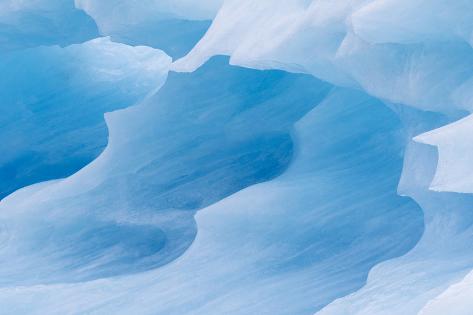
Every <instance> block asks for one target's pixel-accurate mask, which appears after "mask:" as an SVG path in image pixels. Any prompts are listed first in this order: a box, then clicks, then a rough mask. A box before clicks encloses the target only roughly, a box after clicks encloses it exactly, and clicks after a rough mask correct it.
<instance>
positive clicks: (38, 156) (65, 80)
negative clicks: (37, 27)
mask: <svg viewBox="0 0 473 315" xmlns="http://www.w3.org/2000/svg"><path fill="white" fill-rule="evenodd" d="M169 64H170V58H169V57H168V56H166V55H165V54H164V53H162V52H161V51H158V50H154V49H151V48H148V47H129V46H126V45H123V44H116V43H112V42H110V40H108V39H107V38H100V39H95V40H92V41H89V42H87V43H84V44H83V45H72V46H69V47H67V48H60V47H57V46H54V47H39V48H30V49H26V50H21V51H14V52H10V53H5V54H3V55H2V58H1V59H0V72H1V73H2V75H1V76H0V99H1V103H0V126H1V132H0V142H1V143H2V147H1V155H0V199H2V198H3V197H5V196H6V195H8V194H9V193H11V192H13V191H14V190H16V189H18V188H20V187H24V186H26V185H31V184H34V183H37V182H41V181H45V180H50V179H57V178H62V177H66V176H69V175H71V174H73V173H75V172H76V171H78V170H79V169H80V168H82V167H84V166H85V165H87V164H88V163H90V162H91V161H92V160H93V159H94V158H96V157H97V156H98V155H99V153H100V152H101V151H102V150H103V148H104V147H105V145H106V143H107V128H106V126H105V121H104V118H103V114H104V113H105V112H108V111H112V110H116V109H118V108H124V107H127V106H130V105H133V104H134V103H135V102H137V101H139V100H141V99H142V98H144V97H145V96H146V95H147V94H148V93H149V92H150V91H153V90H155V89H156V88H157V87H159V85H161V84H162V83H163V82H164V80H165V78H166V75H167V69H168V68H169Z"/></svg>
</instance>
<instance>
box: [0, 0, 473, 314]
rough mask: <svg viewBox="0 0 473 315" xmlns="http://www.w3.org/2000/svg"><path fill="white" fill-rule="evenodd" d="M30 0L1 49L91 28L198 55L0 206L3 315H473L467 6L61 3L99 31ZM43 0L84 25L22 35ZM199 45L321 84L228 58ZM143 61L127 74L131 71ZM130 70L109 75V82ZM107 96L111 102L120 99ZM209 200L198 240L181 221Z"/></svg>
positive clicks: (70, 38)
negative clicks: (105, 136)
mask: <svg viewBox="0 0 473 315" xmlns="http://www.w3.org/2000/svg"><path fill="white" fill-rule="evenodd" d="M30 2H31V4H29V5H28V6H19V2H16V1H7V2H5V4H4V5H3V6H4V8H6V11H4V12H7V14H4V15H1V14H0V21H1V22H2V24H7V25H14V26H15V27H14V28H12V29H13V30H14V31H13V32H6V33H5V34H6V36H4V38H6V39H5V40H3V41H0V44H1V43H3V42H5V43H6V44H3V45H1V46H0V51H1V52H2V53H4V52H5V51H8V52H9V53H11V51H16V50H19V49H24V48H25V47H32V46H35V45H38V44H42V45H44V44H45V45H50V44H59V45H66V44H69V43H73V42H81V41H84V40H86V39H88V38H90V37H94V36H97V35H96V32H98V33H100V34H101V35H107V36H108V35H110V36H111V39H112V40H113V41H117V42H123V43H125V44H129V45H137V44H143V45H147V46H151V47H155V48H162V49H164V50H165V51H167V52H168V53H169V54H170V55H171V56H172V57H174V58H178V57H181V56H183V55H184V54H186V53H187V51H188V50H190V49H191V48H192V47H193V48H192V50H191V51H190V53H189V54H187V55H186V56H185V57H183V58H182V59H180V60H177V61H176V62H174V63H173V64H172V66H171V68H172V69H173V70H175V71H184V72H186V71H187V72H192V73H190V74H186V73H181V74H176V73H171V75H170V77H169V80H168V81H167V83H166V84H165V85H164V87H163V88H162V90H161V91H159V92H157V89H158V88H159V86H160V84H159V83H153V80H152V79H151V80H149V81H147V82H150V84H151V85H153V87H150V85H146V86H145V87H144V88H143V89H142V90H141V92H140V93H146V91H148V92H149V94H148V97H147V98H146V99H145V100H144V101H143V102H141V103H140V104H139V105H138V106H135V107H133V108H129V109H126V110H124V111H118V112H115V113H112V114H107V123H108V125H109V128H110V134H111V136H110V139H109V145H108V147H107V149H106V150H105V151H104V152H103V153H102V155H100V156H99V158H97V159H96V160H94V162H92V163H91V164H89V165H88V166H87V167H85V168H84V169H82V170H81V171H79V172H77V173H75V174H74V175H73V176H70V177H68V178H65V179H63V180H58V181H53V182H46V183H42V184H37V185H33V186H30V187H27V188H24V189H22V190H20V191H18V192H16V193H14V194H13V195H11V196H9V197H8V198H7V199H5V200H4V201H2V202H1V203H0V209H1V210H2V212H1V214H0V220H1V223H0V226H1V227H2V230H1V233H0V251H1V252H2V253H1V255H2V257H8V261H7V262H6V263H5V264H4V266H2V269H1V270H0V273H2V277H1V279H2V280H1V281H2V282H1V284H2V287H3V288H2V289H1V290H0V303H1V305H2V306H5V309H8V310H11V311H12V312H14V313H31V314H34V313H39V314H43V313H45V312H47V313H50V314H64V313H69V312H77V313H87V314H91V313H98V314H103V313H123V314H128V313H130V312H139V313H142V314H156V313H158V314H265V313H268V314H312V313H314V312H318V314H324V315H328V314H330V315H335V314H340V315H346V314H350V315H352V314H353V315H361V314H364V315H372V314H376V315H380V314H381V315H382V314H386V315H388V314H393V315H394V314H396V315H397V314H417V313H419V314H443V313H444V310H445V309H447V308H448V309H449V310H450V311H453V312H456V313H454V314H455V315H457V314H459V315H461V314H464V313H465V312H467V311H468V310H469V309H470V308H469V304H468V303H469V300H468V294H469V291H468V285H469V282H470V278H471V277H470V276H467V274H468V273H469V271H470V270H471V268H472V267H473V256H472V255H471V254H469V249H470V244H471V241H472V236H471V235H473V233H472V223H473V212H472V211H471V204H472V201H473V200H472V196H471V194H470V193H471V192H473V191H472V190H473V186H472V181H471V179H470V177H471V176H469V175H468V174H470V173H471V166H470V163H469V161H471V158H470V156H471V153H472V152H473V149H472V147H471V145H470V144H469V141H468V136H469V134H470V132H471V129H472V128H473V126H472V119H471V116H468V113H470V112H471V111H472V108H473V107H472V105H473V103H472V102H473V97H472V94H471V92H470V91H471V89H472V87H473V85H472V83H473V50H472V49H473V48H472V44H473V22H472V21H473V16H472V15H473V13H472V12H473V4H472V3H471V1H467V0H459V1H455V3H448V4H447V3H446V2H445V1H441V0H434V1H425V0H411V1H395V0H351V1H346V0H337V1H325V0H314V1H310V0H294V1H283V0H277V1H274V0H272V1H270V0H261V1H250V0H244V1H241V0H239V1H237V0H226V1H218V0H216V1H193V0H178V1H177V0H176V1H152V0H149V1H143V2H140V3H136V2H130V1H119V2H118V3H117V2H116V1H94V0H76V1H75V6H76V7H77V8H79V9H82V10H84V11H85V12H86V13H87V14H88V15H89V17H92V18H93V19H94V21H95V23H96V24H97V30H95V29H94V27H93V26H91V25H90V18H87V17H86V16H84V15H83V14H82V13H80V11H78V10H75V9H74V8H73V7H72V6H71V3H72V1H70V2H67V1H66V2H63V3H67V4H64V6H65V7H61V6H60V5H59V2H57V1H56V2H55V1H52V0H50V1H46V0H41V1H30ZM26 3H28V2H25V4H26ZM115 5H116V7H115ZM0 6H1V5H0ZM41 6H50V7H54V8H56V9H55V10H51V12H52V13H53V14H52V15H49V16H48V19H46V21H53V22H54V23H53V24H52V25H61V23H62V21H63V20H62V19H61V17H62V15H61V14H59V15H58V14H56V13H58V12H59V13H61V12H66V11H67V12H70V13H68V14H70V16H73V18H72V17H71V18H69V20H71V21H72V22H73V23H72V24H75V25H80V26H81V28H78V29H86V30H87V31H84V32H78V33H75V32H70V33H67V35H66V36H65V37H64V36H63V37H61V36H49V35H51V34H48V36H45V37H41V36H37V34H35V33H34V32H33V33H31V32H30V30H28V29H26V30H23V29H21V27H20V28H19V30H20V31H19V32H17V33H15V32H16V30H15V28H16V26H17V25H20V26H23V25H24V24H23V23H17V21H18V20H19V21H21V19H23V18H25V19H27V20H29V21H33V22H34V23H36V21H38V20H39V21H42V19H41V18H40V19H37V17H38V14H39V16H41V14H43V13H44V11H41V10H37V9H38V8H41ZM220 6H221V8H220ZM66 7H67V8H66ZM35 10H36V11H35ZM38 12H39V13H38ZM11 17H13V18H11ZM17 17H20V18H17ZM58 17H59V18H58ZM16 19H18V20H16ZM211 19H213V21H212V24H211V26H210V28H209V29H208V30H207V27H208V26H209V22H208V20H211ZM4 21H7V22H6V23H4ZM56 22H57V23H56ZM87 25H88V26H87ZM36 29H39V30H41V28H38V27H35V30H36ZM165 31H169V32H166V35H161V36H156V37H154V36H153V34H159V33H161V34H162V33H163V32H165ZM204 33H205V35H204V36H203V38H202V39H201V40H200V41H199V42H198V43H197V44H195V43H196V41H197V40H198V38H199V37H200V36H201V35H202V34H204ZM2 34H3V33H2ZM52 34H53V35H57V34H58V32H57V31H56V32H52ZM78 34H79V35H78ZM75 36H76V37H75ZM64 38H66V40H65V39H64ZM104 41H106V40H104ZM194 44H195V45H194ZM84 45H90V44H87V43H86V44H84ZM108 45H114V44H112V43H109V44H108ZM116 45H117V47H118V46H120V47H123V46H124V45H120V44H116ZM34 49H35V50H36V49H40V48H34ZM41 49H43V48H41ZM44 49H46V48H44ZM51 49H52V51H53V50H54V49H56V50H57V49H59V48H51ZM67 49H70V48H69V47H68V48H66V50H67ZM127 49H128V48H127ZM130 49H131V48H130ZM137 49H138V50H137V51H139V50H140V49H142V48H137ZM79 50H80V49H79ZM113 51H115V48H114V49H113ZM151 51H153V50H151ZM14 53H15V54H18V56H22V54H23V55H25V54H27V53H25V52H23V51H20V52H19V53H16V52H14ZM154 53H155V52H153V53H152V54H154ZM33 54H35V53H33ZM47 54H49V52H48V53H47ZM72 54H73V55H75V54H76V52H73V53H72ZM215 55H228V56H230V63H231V64H233V65H239V66H244V67H248V68H254V69H260V70H267V69H279V70H284V71H287V72H291V73H304V74H310V75H312V76H313V77H316V78H319V79H322V80H325V81H327V82H329V83H324V82H322V81H319V80H316V79H313V78H310V77H308V76H304V75H296V74H289V73H287V72H281V71H274V70H272V71H261V72H259V71H255V70H250V69H242V68H239V67H230V66H228V65H226V64H227V61H226V60H225V59H222V58H221V57H217V58H215V57H214V56H215ZM15 58H16V57H15ZM21 58H26V57H21ZM48 58H49V57H48ZM140 58H141V57H138V59H140ZM102 59H103V58H101V59H100V60H102ZM162 61H163V63H162V66H159V67H158V68H159V69H161V70H159V71H158V73H159V77H160V78H164V77H165V76H166V71H167V68H168V67H169V59H166V58H163V59H162ZM87 62H89V61H87ZM127 63H128V62H125V63H124V64H123V65H120V64H115V65H113V66H112V67H111V70H112V71H111V73H108V74H110V75H113V74H114V71H116V69H121V68H122V67H127V66H128V65H127ZM92 64H93V63H92ZM142 65H144V68H142V67H141V66H140V67H138V68H137V69H138V71H137V72H138V73H139V72H140V71H141V70H143V69H147V66H146V65H147V63H146V62H145V63H143V64H142ZM71 71H73V72H76V71H77V70H74V69H73V70H71ZM155 74H156V72H154V71H150V77H151V78H152V77H153V76H154V75H155ZM108 80H109V79H106V80H105V81H108ZM134 80H135V76H134V75H132V76H131V77H130V78H129V79H128V78H127V79H125V80H124V81H123V82H122V81H120V80H119V81H120V82H122V83H123V87H125V88H126V86H134V84H136V82H137V81H134ZM81 84H82V83H81ZM130 84H131V85H130ZM13 85H15V83H13ZM334 86H339V87H341V88H334ZM352 89H355V90H359V91H360V90H361V91H362V92H355V91H353V90H352ZM133 90H134V89H133ZM140 93H138V94H140ZM365 93H366V94H365ZM106 94H107V93H105V94H104V95H106ZM367 94H368V95H371V96H368V95H367ZM6 95H7V93H6ZM140 95H141V94H140ZM7 96H8V95H7ZM67 97H68V96H67ZM123 97H129V95H128V93H125V94H123V95H119V96H117V97H116V99H119V100H120V99H122V98H123ZM132 97H140V96H139V95H133V96H132ZM132 97H130V98H128V100H131V99H133V98H132ZM17 98H18V97H17V96H15V97H14V98H13V99H17ZM112 100H113V98H112ZM383 103H384V104H383ZM129 105H130V103H128V102H127V104H123V107H126V106H129ZM385 105H387V106H388V107H389V108H390V110H392V111H393V112H395V113H396V114H397V116H398V118H396V116H395V115H394V114H393V113H392V112H391V111H390V110H388V109H387V108H386V107H385ZM21 115H23V114H20V116H21ZM13 116H14V115H13ZM465 116H467V117H465ZM58 117H60V116H58ZM460 118H462V119H461V120H458V119H460ZM399 119H400V121H399ZM296 122H297V123H296ZM295 123H296V129H295V131H294V132H293V133H292V137H291V128H292V126H293V125H294V124H295ZM15 132H16V131H15ZM95 135H96V134H95V133H94V136H95ZM411 139H414V140H415V141H414V140H411ZM294 141H295V142H294ZM53 143H54V142H53ZM57 143H59V144H62V145H63V144H64V142H63V141H59V142H57ZM57 143H55V145H57ZM436 147H437V148H438V151H437V149H436ZM10 152H13V150H12V151H10ZM96 152H97V151H96ZM94 154H95V155H96V154H97V153H93V154H89V155H88V158H89V159H91V158H92V157H93V156H94ZM293 155H294V157H293ZM402 156H403V157H404V166H403V170H402V177H401V180H400V184H399V186H398V192H399V194H400V195H403V196H408V197H410V198H412V199H414V200H415V201H416V202H417V204H418V205H419V206H420V207H421V208H422V210H423V214H424V221H425V223H424V224H425V227H424V229H422V215H421V212H420V211H419V208H418V207H417V206H416V205H415V204H414V203H413V202H412V201H411V200H410V199H409V198H402V197H399V196H396V194H395V186H396V183H397V182H398V176H399V174H400V172H401V157H402ZM292 158H293V162H292V163H291V164H289V162H290V160H291V159H292ZM28 163H29V162H28ZM85 164H86V163H84V165H85ZM287 167H289V168H288V169H287V170H286V168H287ZM77 168H78V167H76V166H75V168H74V167H73V168H71V169H72V170H73V171H75V170H76V169H77ZM284 170H286V171H284ZM283 171H284V172H283ZM68 172H70V170H69V171H68ZM66 173H67V172H65V174H66ZM281 174H282V175H281ZM278 175H281V176H279V177H277V178H276V179H273V180H271V181H269V182H266V183H263V184H259V185H256V186H252V185H253V184H255V183H259V182H264V181H267V180H270V179H272V178H274V177H275V176H278ZM57 177H61V176H57ZM38 180H41V179H39V178H36V179H35V180H34V181H38ZM249 186H251V187H249ZM245 187H249V188H247V189H244V190H242V191H240V192H238V193H236V194H235V192H237V191H239V190H241V189H242V188H245ZM227 196H229V197H227ZM225 197H227V198H225ZM222 199H223V200H222ZM219 200H220V201H219ZM204 207H206V208H205V209H204V210H202V211H201V212H200V213H199V214H198V215H197V226H198V229H196V227H195V222H194V219H193V216H194V214H195V211H196V210H199V209H201V208H204ZM65 209H67V211H65ZM422 231H423V233H422ZM195 233H197V237H196V238H195V241H194V243H193V245H192V246H191V247H190V248H189V249H188V247H189V246H190V244H191V243H192V241H193V240H194V237H195ZM421 234H422V235H421ZM419 238H420V240H419ZM414 245H415V246H414ZM406 252H407V253H406ZM404 254H405V255H404ZM400 255H401V256H400ZM398 256H400V257H398ZM395 257H398V258H395ZM176 258H179V259H177V260H175V259H176ZM171 261H172V263H169V262H171ZM158 266H162V267H161V268H157V269H156V267H158ZM373 267H374V268H373ZM370 270H371V271H370ZM138 272H142V273H138ZM368 272H369V274H368ZM117 275H122V277H116V276H117ZM94 279H100V280H94ZM84 280H93V281H88V282H84ZM455 282H458V283H457V284H455ZM51 283H54V284H51ZM32 284H39V285H37V286H35V285H32ZM42 284H47V285H42ZM18 285H26V286H24V287H18ZM200 290H203V291H204V292H201V291H200ZM157 297H159V303H156V299H157ZM25 299H28V301H29V302H30V303H28V305H25V304H24V303H22V301H23V300H25ZM452 301H455V302H456V306H455V308H449V305H451V304H452V303H453V302H452ZM465 314H467V313H465Z"/></svg>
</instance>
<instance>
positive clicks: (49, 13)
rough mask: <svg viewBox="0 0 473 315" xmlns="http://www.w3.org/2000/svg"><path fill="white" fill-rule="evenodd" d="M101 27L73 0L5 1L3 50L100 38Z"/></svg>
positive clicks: (0, 20) (0, 19)
mask: <svg viewBox="0 0 473 315" xmlns="http://www.w3.org/2000/svg"><path fill="white" fill-rule="evenodd" d="M97 34H98V33H97V26H96V25H95V23H94V21H93V20H92V19H91V18H90V17H89V16H87V15H86V14H85V13H84V12H83V11H81V10H78V9H76V8H75V7H74V1H73V0H21V1H19V0H2V1H1V2H0V53H1V52H3V51H11V50H15V49H20V48H27V47H34V46H38V45H61V46H65V45H70V44H73V43H79V42H84V41H86V40H88V39H92V38H95V37H97Z"/></svg>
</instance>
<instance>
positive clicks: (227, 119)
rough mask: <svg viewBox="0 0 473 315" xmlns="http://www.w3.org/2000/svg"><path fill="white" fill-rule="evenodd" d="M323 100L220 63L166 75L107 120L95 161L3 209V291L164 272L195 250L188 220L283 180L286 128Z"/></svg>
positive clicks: (312, 88)
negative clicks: (229, 198)
mask: <svg viewBox="0 0 473 315" xmlns="http://www.w3.org/2000/svg"><path fill="white" fill-rule="evenodd" d="M163 61H164V64H158V65H156V66H158V67H164V69H165V67H166V65H167V63H166V62H167V61H168V59H167V58H165V59H164V60H163ZM330 89H331V86H330V85H328V84H326V83H323V82H320V81H318V80H316V79H314V78H312V77H309V76H302V75H292V74H288V73H285V72H281V71H266V72H260V71H256V70H247V69H242V68H236V67H230V66H228V65H227V61H226V59H225V58H215V59H213V60H211V61H210V62H209V63H208V64H207V65H206V66H205V67H203V68H201V69H199V70H198V71H196V72H195V73H192V74H171V75H170V77H169V78H168V81H167V82H166V84H165V85H164V87H163V88H162V89H161V90H160V91H159V92H157V93H156V94H154V95H149V96H148V97H147V98H146V99H145V100H144V101H143V102H142V103H141V104H139V105H137V106H134V107H131V108H128V109H126V110H123V111H118V112H114V113H111V114H108V115H107V122H108V125H109V128H110V138H109V144H108V146H107V148H106V150H105V151H104V152H103V153H102V154H101V155H100V156H99V157H98V158H97V159H96V160H95V161H94V162H92V163H91V164H89V165H88V166H87V167H86V168H84V169H82V170H80V171H79V172H77V173H76V174H74V175H73V176H70V177H68V178H65V179H63V180H59V181H55V182H50V183H44V184H39V185H37V186H32V187H28V188H25V189H24V190H22V191H19V192H18V193H15V194H13V195H11V196H9V197H8V198H6V199H5V200H4V201H3V202H2V203H1V204H0V209H1V214H0V216H1V220H0V224H1V225H2V226H3V227H4V232H3V233H4V234H5V243H4V244H3V246H2V247H1V248H0V255H1V257H4V258H5V259H6V262H5V264H4V265H3V267H2V268H1V269H0V274H1V277H0V279H1V280H0V283H1V284H2V285H15V284H19V283H20V284H41V283H51V282H75V281H81V280H91V279H95V278H101V277H108V276H115V275H120V274H129V273H135V272H138V271H143V270H146V269H150V268H154V267H157V266H159V265H163V264H165V263H168V262H170V261H172V260H173V259H175V258H176V257H178V256H180V255H181V254H182V253H183V251H184V250H185V249H186V248H187V247H188V246H189V245H190V243H191V242H192V241H193V239H194V236H195V233H196V227H195V222H194V219H193V216H194V213H195V211H196V210H198V209H200V208H202V207H205V206H208V205H209V204H211V203H214V202H216V201H218V200H220V199H222V198H224V197H226V196H228V195H230V194H232V193H235V192H236V191H238V190H240V189H242V188H245V187H247V186H249V185H252V184H255V183H258V182H261V181H265V180H268V179H271V178H273V177H275V176H277V175H279V174H280V173H282V172H283V171H284V169H285V168H286V167H287V165H288V164H289V162H290V160H291V158H292V151H293V143H292V140H291V137H290V134H289V132H290V128H291V126H292V125H293V123H294V122H295V121H296V120H298V119H300V118H301V117H302V116H303V115H304V114H306V113H307V112H308V111H310V109H311V108H312V107H313V106H314V105H315V104H316V103H317V102H318V101H320V100H321V99H322V98H323V97H325V96H326V95H327V93H328V92H329V91H330ZM263 113H265V115H263ZM25 194H26V195H29V196H30V198H27V199H24V196H25Z"/></svg>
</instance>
